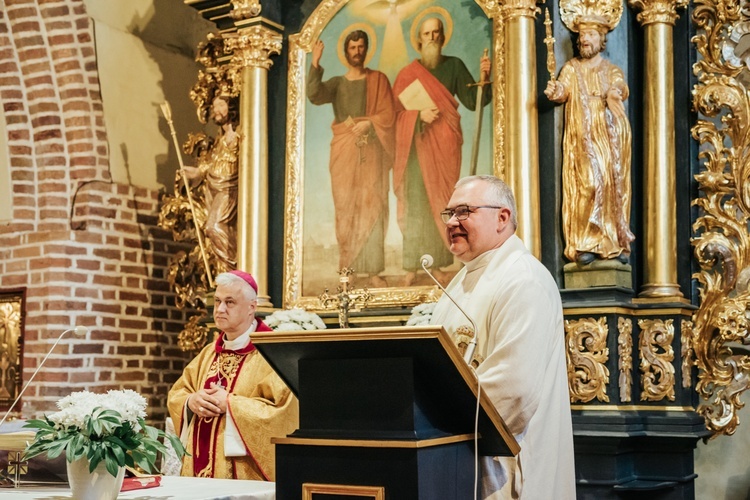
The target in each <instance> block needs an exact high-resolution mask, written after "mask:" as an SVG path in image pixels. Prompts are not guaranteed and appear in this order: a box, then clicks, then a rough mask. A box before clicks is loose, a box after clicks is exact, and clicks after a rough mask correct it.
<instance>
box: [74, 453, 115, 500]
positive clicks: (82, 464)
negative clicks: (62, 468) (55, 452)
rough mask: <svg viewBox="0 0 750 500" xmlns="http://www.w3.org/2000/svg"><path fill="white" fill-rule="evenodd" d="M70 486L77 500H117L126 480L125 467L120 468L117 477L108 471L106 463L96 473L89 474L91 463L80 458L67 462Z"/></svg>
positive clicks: (101, 464)
mask: <svg viewBox="0 0 750 500" xmlns="http://www.w3.org/2000/svg"><path fill="white" fill-rule="evenodd" d="M66 463H67V466H68V484H69V485H70V491H71V493H72V494H73V498H75V499H76V500H116V499H117V495H119V494H120V488H122V480H123V479H124V478H125V467H120V471H119V472H118V474H117V477H115V476H113V475H112V474H110V473H109V472H108V471H107V467H106V466H105V465H104V462H103V461H102V462H99V465H97V466H96V469H94V472H89V461H88V460H87V459H86V458H80V459H78V460H76V461H75V462H72V463H71V462H66Z"/></svg>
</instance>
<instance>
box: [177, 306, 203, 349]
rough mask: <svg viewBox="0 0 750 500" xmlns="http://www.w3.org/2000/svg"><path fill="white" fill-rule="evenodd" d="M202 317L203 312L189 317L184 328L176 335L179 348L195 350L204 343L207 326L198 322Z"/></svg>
mask: <svg viewBox="0 0 750 500" xmlns="http://www.w3.org/2000/svg"><path fill="white" fill-rule="evenodd" d="M204 317H205V312H204V314H202V315H195V316H193V317H191V318H190V320H189V321H188V323H187V325H185V329H184V330H182V331H181V332H180V334H179V335H178V336H177V345H178V346H179V348H180V349H181V350H183V351H197V350H199V349H201V348H202V347H203V346H204V345H206V340H208V332H209V328H208V327H207V326H205V325H201V324H200V321H201V320H202V319H203V318H204Z"/></svg>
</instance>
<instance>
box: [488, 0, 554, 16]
mask: <svg viewBox="0 0 750 500" xmlns="http://www.w3.org/2000/svg"><path fill="white" fill-rule="evenodd" d="M488 3H490V2H488ZM494 10H495V11H496V12H499V14H500V17H501V18H502V19H503V21H509V20H511V19H516V18H519V17H530V18H531V19H534V18H536V15H537V14H539V13H540V12H541V11H540V10H539V8H538V7H537V6H536V2H535V1H534V0H502V1H499V2H497V3H496V6H495V7H494Z"/></svg>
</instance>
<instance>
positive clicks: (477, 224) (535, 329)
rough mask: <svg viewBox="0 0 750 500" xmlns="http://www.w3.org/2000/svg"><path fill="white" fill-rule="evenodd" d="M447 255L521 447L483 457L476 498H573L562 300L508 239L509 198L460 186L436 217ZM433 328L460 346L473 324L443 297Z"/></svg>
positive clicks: (486, 381) (487, 187)
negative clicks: (456, 268)
mask: <svg viewBox="0 0 750 500" xmlns="http://www.w3.org/2000/svg"><path fill="white" fill-rule="evenodd" d="M442 215H443V219H444V221H446V232H447V236H448V240H449V242H450V250H451V253H453V254H454V255H455V256H456V257H457V258H458V259H459V260H460V261H461V262H463V263H464V264H465V267H464V268H463V269H462V270H461V271H460V272H459V273H458V274H457V275H456V277H455V278H454V279H453V281H451V283H450V284H449V285H448V288H447V291H448V293H449V294H450V295H451V297H453V298H454V299H455V300H456V301H457V302H458V304H460V305H461V307H462V308H463V309H464V311H466V313H467V314H468V315H469V316H470V317H471V318H472V319H473V320H474V322H475V323H476V327H477V330H478V331H477V332H476V337H477V345H476V350H475V352H474V358H473V361H472V364H473V365H474V366H476V373H477V375H478V376H479V381H480V386H481V391H482V392H484V393H486V394H487V395H488V396H489V398H490V400H491V401H492V402H493V404H494V405H495V407H496V408H497V411H498V413H499V414H500V416H502V417H503V419H504V420H505V423H506V424H507V425H508V428H509V429H510V430H511V432H512V433H513V435H514V436H515V438H516V440H517V441H518V443H519V445H520V447H521V451H520V452H519V454H518V455H517V456H516V457H481V462H480V463H481V465H480V467H481V477H482V484H481V493H482V498H485V499H487V498H489V499H505V498H522V499H530V500H537V499H540V500H541V499H555V500H565V499H574V498H575V495H576V492H575V474H574V459H573V430H572V422H571V414H570V402H569V393H568V383H567V371H566V367H565V342H564V340H565V334H564V329H563V312H562V304H561V301H560V293H559V291H558V289H557V285H556V283H555V281H554V280H553V278H552V276H551V275H550V273H549V271H547V269H546V268H545V267H544V266H543V265H542V264H541V263H540V262H539V261H538V260H537V259H536V258H535V257H534V256H533V255H531V253H530V252H529V251H528V250H527V249H526V247H525V246H524V244H523V242H522V241H521V240H520V239H519V238H518V237H517V236H516V235H515V230H516V208H515V200H514V198H513V193H512V192H511V191H510V189H509V188H508V186H507V185H506V184H505V183H504V182H503V181H501V180H500V179H498V178H496V177H493V176H473V177H466V178H463V179H461V180H459V181H458V183H457V184H456V187H455V190H454V192H453V195H452V196H451V199H450V201H449V202H448V207H447V208H446V210H445V211H444V212H443V214H442ZM431 323H432V324H434V325H442V326H444V327H445V329H446V330H447V331H448V332H449V333H450V334H451V335H453V337H454V341H456V342H457V343H459V342H461V341H462V340H463V341H465V340H466V338H463V339H461V338H459V337H460V336H461V332H462V331H465V330H466V329H467V328H469V329H471V324H470V322H469V321H468V320H467V319H466V317H465V316H464V315H463V314H462V313H461V312H460V311H459V310H458V309H457V308H456V306H455V305H453V304H452V302H451V301H450V300H449V299H448V298H447V297H445V296H443V297H442V298H441V299H440V301H439V302H438V303H437V305H436V307H435V310H434V312H433V315H432V320H431Z"/></svg>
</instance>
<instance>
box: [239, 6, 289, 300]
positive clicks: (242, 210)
mask: <svg viewBox="0 0 750 500" xmlns="http://www.w3.org/2000/svg"><path fill="white" fill-rule="evenodd" d="M235 25H236V26H237V27H238V30H237V35H236V36H235V37H228V38H227V46H228V47H230V48H231V49H233V56H232V62H231V64H232V66H233V67H234V68H235V69H236V71H237V72H238V73H239V75H240V78H241V82H242V83H241V94H240V126H239V133H240V137H241V145H240V153H239V154H240V159H239V171H240V172H239V188H238V203H237V205H238V206H237V267H238V268H239V269H242V270H245V271H247V272H249V273H251V274H252V275H253V276H254V277H255V278H256V281H257V282H258V305H259V306H260V307H270V306H272V304H271V301H270V296H269V295H268V114H267V111H268V110H267V101H268V95H267V82H268V70H269V68H270V67H271V65H272V64H273V62H272V61H271V59H270V56H271V55H272V54H279V53H280V52H281V39H282V37H281V32H282V31H283V27H282V26H279V25H277V24H275V23H272V22H271V21H268V20H266V19H263V18H254V19H249V20H246V21H241V22H237V23H235Z"/></svg>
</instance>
